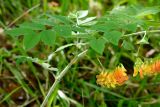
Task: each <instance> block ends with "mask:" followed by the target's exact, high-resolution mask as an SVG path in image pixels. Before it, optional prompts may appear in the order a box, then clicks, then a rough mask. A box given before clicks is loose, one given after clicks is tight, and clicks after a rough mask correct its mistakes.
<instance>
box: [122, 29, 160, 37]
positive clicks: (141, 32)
mask: <svg viewBox="0 0 160 107" xmlns="http://www.w3.org/2000/svg"><path fill="white" fill-rule="evenodd" d="M146 32H147V33H159V32H160V30H150V31H140V32H136V33H131V34H126V35H124V36H123V37H129V36H134V35H140V34H145V33H146Z"/></svg>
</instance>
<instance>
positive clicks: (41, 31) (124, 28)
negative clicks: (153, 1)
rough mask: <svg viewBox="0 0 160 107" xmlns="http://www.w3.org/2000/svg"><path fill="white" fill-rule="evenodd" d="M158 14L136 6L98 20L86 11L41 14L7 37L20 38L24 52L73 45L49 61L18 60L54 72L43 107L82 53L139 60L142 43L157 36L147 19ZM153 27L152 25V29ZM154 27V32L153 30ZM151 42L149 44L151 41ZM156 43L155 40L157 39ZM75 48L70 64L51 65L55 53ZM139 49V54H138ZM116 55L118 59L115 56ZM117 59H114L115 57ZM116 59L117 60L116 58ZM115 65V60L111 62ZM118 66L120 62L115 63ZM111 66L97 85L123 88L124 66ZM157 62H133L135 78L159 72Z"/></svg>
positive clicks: (98, 79) (52, 55)
mask: <svg viewBox="0 0 160 107" xmlns="http://www.w3.org/2000/svg"><path fill="white" fill-rule="evenodd" d="M159 12H160V7H158V6H155V7H139V6H128V7H125V6H119V7H116V8H114V9H113V10H111V11H110V12H107V13H106V15H104V16H102V17H101V18H96V17H88V16H87V15H88V11H86V10H82V11H78V12H73V13H70V14H69V16H60V15H51V14H44V15H42V16H40V17H38V18H35V19H33V20H31V21H30V22H24V23H22V24H20V25H18V26H17V27H15V28H12V29H8V30H7V31H6V33H7V34H9V35H11V36H12V37H14V38H15V37H18V36H23V46H24V49H26V50H30V49H32V48H33V47H35V46H36V45H38V44H39V43H43V44H44V45H47V46H50V47H56V46H58V45H57V44H58V43H61V42H66V43H67V41H69V42H73V43H71V44H64V45H62V46H59V48H58V49H57V50H56V51H55V52H53V53H51V54H50V55H48V59H43V60H40V59H37V58H30V57H28V56H23V57H21V58H22V59H23V58H25V59H26V60H30V61H32V62H36V63H38V64H39V65H41V66H43V68H44V69H47V70H51V71H57V72H59V73H57V75H55V76H54V77H55V81H54V83H53V85H52V86H51V88H50V89H49V91H48V93H47V94H45V95H46V96H45V97H44V101H43V103H42V105H41V107H45V106H46V104H47V102H48V100H49V98H50V97H51V94H52V93H53V92H54V91H56V87H57V85H58V84H59V82H60V81H61V80H62V79H63V77H64V75H65V74H66V73H67V72H68V71H69V69H70V68H71V66H72V65H73V64H74V63H75V62H76V61H77V60H78V59H80V57H82V56H83V55H84V54H86V53H87V55H91V54H90V53H94V55H95V56H103V55H104V54H106V52H107V51H111V52H110V53H111V54H109V55H110V56H111V55H112V56H114V55H115V54H116V53H119V54H118V55H122V54H124V55H126V53H129V54H127V55H128V57H129V58H130V59H132V60H133V61H135V59H136V58H137V57H139V58H142V56H143V54H142V53H141V49H142V48H143V46H144V45H145V44H152V45H154V43H153V42H152V41H153V40H152V39H153V38H154V36H153V37H152V36H150V34H153V33H160V30H159V29H158V27H159V26H158V27H157V25H156V24H155V23H156V22H154V21H150V20H149V16H152V15H153V14H157V13H159ZM153 25H154V26H153ZM153 28H154V29H153ZM149 40H150V41H151V42H150V41H149ZM157 42H158V40H157ZM71 46H76V48H77V50H78V51H77V52H79V53H76V54H75V57H74V58H73V59H72V60H71V61H70V63H69V64H68V65H67V66H66V67H65V68H64V69H63V70H62V71H61V72H60V71H59V70H58V69H55V68H54V67H52V65H51V64H50V61H51V60H52V58H53V57H54V54H55V53H56V52H57V51H59V50H63V49H65V48H67V47H71ZM137 50H138V51H137ZM118 55H117V56H118ZM115 59H116V58H115ZM117 59H118V57H117ZM114 62H116V61H114ZM118 64H119V63H118ZM118 64H115V65H112V67H113V68H114V70H113V71H110V72H107V71H102V72H100V74H99V75H97V84H99V85H101V86H104V87H108V88H111V87H116V86H119V85H122V84H124V83H125V81H127V80H128V79H129V77H128V75H127V70H126V69H125V66H124V67H123V66H118V67H116V66H117V65H118ZM159 65H160V63H159V61H154V62H151V63H149V64H148V63H143V62H142V61H140V60H139V61H138V62H137V61H135V68H134V76H136V75H137V73H138V72H139V73H140V76H141V77H143V76H144V75H148V74H149V73H151V72H152V71H153V72H159V70H160V66H159Z"/></svg>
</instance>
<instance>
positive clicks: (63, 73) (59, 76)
mask: <svg viewBox="0 0 160 107" xmlns="http://www.w3.org/2000/svg"><path fill="white" fill-rule="evenodd" d="M86 52H87V50H85V51H83V52H81V53H80V54H78V55H77V56H75V57H74V58H73V59H72V60H71V62H70V63H69V64H68V65H67V66H66V67H65V68H64V69H63V70H62V71H61V73H60V74H59V75H58V76H57V77H56V78H55V82H54V83H53V85H52V86H51V88H50V89H49V91H48V94H47V96H46V97H45V99H44V100H43V102H42V104H41V106H40V107H45V105H46V103H47V101H48V99H49V97H50V96H51V94H52V93H53V91H54V90H55V88H56V86H57V85H58V83H59V82H60V81H61V79H62V78H63V77H64V75H65V74H66V73H67V72H68V70H69V68H70V67H71V66H72V65H73V64H74V63H75V62H76V61H77V60H78V59H79V58H80V57H81V56H83V55H84V54H86Z"/></svg>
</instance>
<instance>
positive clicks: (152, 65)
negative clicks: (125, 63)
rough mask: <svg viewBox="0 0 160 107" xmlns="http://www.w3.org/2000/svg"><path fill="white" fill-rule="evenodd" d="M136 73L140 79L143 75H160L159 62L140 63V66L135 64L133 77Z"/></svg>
mask: <svg viewBox="0 0 160 107" xmlns="http://www.w3.org/2000/svg"><path fill="white" fill-rule="evenodd" d="M138 72H139V74H140V77H141V78H143V77H144V76H145V75H148V76H150V75H155V74H157V73H160V60H154V61H150V62H149V61H146V62H142V63H141V64H140V63H139V64H137V62H136V63H135V66H134V74H133V76H136V75H137V74H138Z"/></svg>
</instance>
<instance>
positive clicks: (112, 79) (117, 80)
mask: <svg viewBox="0 0 160 107" xmlns="http://www.w3.org/2000/svg"><path fill="white" fill-rule="evenodd" d="M125 72H126V69H125V68H124V67H123V66H122V67H117V68H115V70H114V71H113V72H101V73H100V74H99V75H97V76H96V78H97V84H99V85H101V86H103V87H108V88H110V87H113V88H114V87H116V85H122V84H124V82H125V81H126V80H128V76H127V74H126V73H125Z"/></svg>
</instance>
